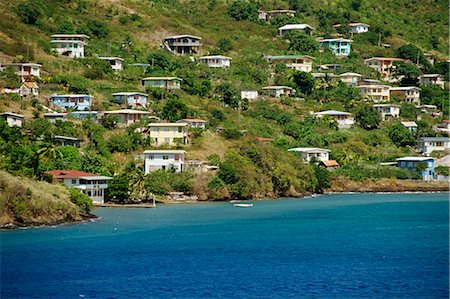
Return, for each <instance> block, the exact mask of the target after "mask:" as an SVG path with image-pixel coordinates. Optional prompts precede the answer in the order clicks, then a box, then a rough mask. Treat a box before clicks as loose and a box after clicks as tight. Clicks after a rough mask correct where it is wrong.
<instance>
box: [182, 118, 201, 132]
mask: <svg viewBox="0 0 450 299" xmlns="http://www.w3.org/2000/svg"><path fill="white" fill-rule="evenodd" d="M177 123H186V124H188V126H189V127H190V128H199V129H203V130H204V129H206V120H203V119H195V118H185V119H180V120H179V121H177Z"/></svg>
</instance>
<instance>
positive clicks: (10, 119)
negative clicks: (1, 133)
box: [0, 112, 25, 127]
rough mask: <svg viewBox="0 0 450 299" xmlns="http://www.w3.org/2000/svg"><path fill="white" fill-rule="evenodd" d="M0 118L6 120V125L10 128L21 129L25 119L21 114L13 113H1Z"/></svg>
mask: <svg viewBox="0 0 450 299" xmlns="http://www.w3.org/2000/svg"><path fill="white" fill-rule="evenodd" d="M0 117H2V118H3V119H5V120H6V123H7V124H8V126H10V127H14V126H17V127H22V126H23V122H24V120H25V117H24V116H23V115H22V114H17V113H13V112H3V113H0Z"/></svg>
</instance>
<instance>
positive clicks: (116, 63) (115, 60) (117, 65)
mask: <svg viewBox="0 0 450 299" xmlns="http://www.w3.org/2000/svg"><path fill="white" fill-rule="evenodd" d="M98 59H101V60H104V61H108V62H109V64H110V65H111V68H112V69H113V71H115V72H120V71H123V61H124V60H123V59H122V58H120V57H99V58H98Z"/></svg>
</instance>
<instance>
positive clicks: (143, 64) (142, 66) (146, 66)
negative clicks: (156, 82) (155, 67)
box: [128, 63, 150, 73]
mask: <svg viewBox="0 0 450 299" xmlns="http://www.w3.org/2000/svg"><path fill="white" fill-rule="evenodd" d="M128 66H132V67H139V68H141V69H142V70H143V71H144V73H145V72H146V71H147V69H148V68H149V67H150V64H149V63H131V64H128Z"/></svg>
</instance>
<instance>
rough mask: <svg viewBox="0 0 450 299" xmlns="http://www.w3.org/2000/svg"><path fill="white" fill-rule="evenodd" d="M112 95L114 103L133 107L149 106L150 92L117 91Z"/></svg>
mask: <svg viewBox="0 0 450 299" xmlns="http://www.w3.org/2000/svg"><path fill="white" fill-rule="evenodd" d="M111 95H112V97H113V100H112V101H113V102H114V103H117V104H120V105H123V106H131V107H132V108H136V107H146V106H147V99H148V94H145V93H142V92H136V91H134V92H133V91H132V92H116V93H113V94H111Z"/></svg>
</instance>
